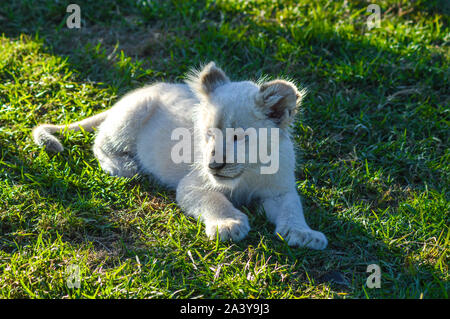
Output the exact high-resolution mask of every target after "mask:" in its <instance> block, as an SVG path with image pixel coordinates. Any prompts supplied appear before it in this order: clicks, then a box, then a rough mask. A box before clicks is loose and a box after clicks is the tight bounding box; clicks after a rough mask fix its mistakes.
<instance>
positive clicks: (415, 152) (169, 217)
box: [0, 0, 450, 298]
mask: <svg viewBox="0 0 450 319" xmlns="http://www.w3.org/2000/svg"><path fill="white" fill-rule="evenodd" d="M68 3H69V2H68ZM68 3H64V2H61V1H59V2H56V1H50V0H44V1H31V0H20V1H9V2H5V3H3V4H2V6H1V7H0V32H2V33H3V34H2V35H1V37H0V148H1V154H0V194H1V197H0V297H3V298H23V297H24V298H186V297H204V298H235V297H238V298H305V297H306V298H422V297H423V298H448V292H449V285H448V279H449V272H448V261H449V241H450V232H449V224H450V223H449V211H450V205H449V191H450V190H449V185H450V178H449V172H450V167H449V163H450V153H449V145H450V144H449V110H450V108H449V105H450V89H449V70H450V68H449V60H450V59H449V41H450V33H449V10H448V5H447V4H446V3H447V2H446V1H422V0H417V1H403V0H402V1H377V2H376V3H377V4H379V5H380V7H381V14H382V21H381V28H379V29H372V30H370V31H368V30H367V27H366V19H367V17H368V13H366V8H367V5H368V4H369V2H365V1H347V4H344V2H341V1H324V0H321V1H306V0H304V1H303V0H302V1H275V0H274V1H269V0H260V1H237V0H235V1H225V0H217V1H211V0H207V1H195V0H190V1H175V0H174V1H162V0H161V1H131V0H121V1H115V2H111V1H106V0H100V1H96V2H90V3H88V2H87V1H77V3H78V4H79V5H80V7H81V14H82V19H83V22H82V28H81V29H80V30H77V29H72V30H69V29H67V28H66V26H65V18H66V17H67V16H68V14H67V13H66V6H67V5H68ZM210 60H214V61H216V62H218V63H219V64H220V65H221V66H222V67H223V68H224V69H225V70H226V71H227V72H228V74H229V75H230V77H231V78H232V79H257V78H259V77H260V76H261V75H268V76H269V77H272V78H274V77H277V76H287V77H290V78H292V79H294V80H296V81H297V82H298V83H301V84H302V85H304V86H306V87H307V88H308V91H309V94H308V95H307V97H306V99H305V101H304V104H303V111H302V113H301V115H300V116H299V118H298V121H297V122H296V123H295V128H294V132H295V136H294V139H295V141H296V144H297V145H298V146H299V147H300V148H301V149H302V155H301V156H302V158H301V159H299V161H298V170H297V176H298V191H299V194H300V195H301V196H302V198H303V204H304V206H305V211H306V218H307V220H308V221H309V223H310V224H311V226H312V227H314V229H319V230H321V231H323V232H324V233H325V234H326V235H327V237H328V239H329V246H328V248H327V249H326V250H324V251H320V252H318V251H311V250H307V249H301V248H290V247H288V246H287V245H286V244H285V243H284V242H282V241H280V240H278V239H277V238H275V236H274V235H273V230H274V228H273V226H272V225H271V224H269V223H268V222H267V221H266V219H265V218H264V217H263V216H262V214H261V213H260V212H259V211H258V209H257V208H256V207H248V208H243V209H246V211H247V212H248V215H249V219H250V224H251V226H252V230H251V232H250V234H249V236H248V237H247V238H246V239H245V240H243V241H242V242H239V243H230V242H223V243H221V242H215V241H208V240H207V238H206V236H205V234H204V230H203V226H202V225H201V224H200V223H198V222H197V221H196V220H193V219H191V218H187V217H185V216H184V215H183V214H182V212H181V211H180V209H179V208H178V207H177V206H176V204H175V202H174V197H175V196H174V195H175V194H174V192H173V191H171V190H168V189H165V188H164V187H162V186H159V185H156V184H154V183H151V182H149V181H148V180H147V178H145V177H135V178H133V179H125V178H114V177H110V176H108V175H107V174H105V173H104V172H102V171H101V169H100V167H99V165H98V162H97V161H96V159H95V158H94V156H93V154H92V152H91V151H90V148H91V145H92V142H93V139H94V135H93V134H91V133H86V132H70V133H69V134H67V137H66V138H63V140H64V141H63V142H64V146H65V147H66V150H65V151H64V152H62V153H61V154H57V155H52V154H47V153H46V152H45V151H43V150H41V149H39V148H38V147H37V146H35V145H34V144H33V143H32V139H31V136H30V133H31V128H32V127H33V126H34V125H36V124H37V123H42V122H52V123H68V122H71V121H74V120H77V119H81V118H84V117H86V116H89V115H91V114H94V113H96V112H99V111H100V110H103V109H106V108H108V107H110V106H111V105H112V104H113V103H114V102H115V101H116V100H117V99H118V97H120V96H121V95H123V94H124V93H125V92H127V91H129V90H131V89H133V88H136V87H139V86H142V85H144V84H146V83H150V82H153V81H181V80H182V79H183V74H184V73H185V72H186V71H188V70H189V68H190V67H192V66H198V65H199V64H200V63H202V62H208V61H210ZM373 263H375V264H378V265H379V266H380V267H381V271H382V279H381V288H380V289H369V288H368V287H367V286H366V278H367V276H368V275H369V274H368V273H366V269H367V266H368V265H369V264H373ZM70 265H77V266H78V267H79V269H80V279H81V281H80V283H81V287H80V288H79V289H77V288H69V287H68V285H67V279H68V277H69V275H70V274H68V273H67V269H68V266H70ZM336 273H338V274H341V275H342V276H344V277H345V279H346V282H344V283H340V284H338V283H336V282H333V281H332V280H330V277H332V274H336Z"/></svg>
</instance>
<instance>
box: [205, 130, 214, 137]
mask: <svg viewBox="0 0 450 319" xmlns="http://www.w3.org/2000/svg"><path fill="white" fill-rule="evenodd" d="M206 136H207V138H210V137H212V136H214V130H213V129H212V128H209V129H207V130H206Z"/></svg>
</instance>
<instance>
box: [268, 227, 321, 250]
mask: <svg viewBox="0 0 450 319" xmlns="http://www.w3.org/2000/svg"><path fill="white" fill-rule="evenodd" d="M275 233H278V234H280V236H281V237H283V238H284V240H285V241H286V242H287V244H288V245H289V246H299V247H308V248H311V249H317V250H322V249H325V247H327V244H328V240H327V238H326V237H325V235H324V234H322V233H321V232H318V231H315V230H312V229H309V228H285V229H283V230H282V229H278V230H276V231H275Z"/></svg>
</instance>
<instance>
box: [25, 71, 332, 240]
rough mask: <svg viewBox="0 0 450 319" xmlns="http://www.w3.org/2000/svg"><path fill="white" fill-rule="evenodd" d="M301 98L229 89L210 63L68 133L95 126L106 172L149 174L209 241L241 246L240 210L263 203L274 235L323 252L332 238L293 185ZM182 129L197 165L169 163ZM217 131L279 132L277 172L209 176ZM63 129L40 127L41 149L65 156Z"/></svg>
mask: <svg viewBox="0 0 450 319" xmlns="http://www.w3.org/2000/svg"><path fill="white" fill-rule="evenodd" d="M303 95H304V92H303V91H298V90H297V88H296V87H295V86H294V85H293V84H292V83H291V82H288V81H283V80H276V81H271V82H268V83H264V84H261V85H260V84H256V83H254V82H249V81H245V82H230V80H229V79H228V77H226V75H225V74H224V73H223V71H222V70H220V69H219V68H217V67H216V66H215V64H214V63H210V64H208V65H207V66H205V67H204V68H203V69H202V70H201V71H199V72H193V73H192V74H191V75H190V77H189V78H188V80H187V84H165V83H158V84H154V85H150V86H147V87H144V88H141V89H138V90H135V91H133V92H131V93H129V94H127V95H126V96H124V97H123V98H122V99H121V100H119V101H118V102H117V103H116V104H115V105H114V106H113V107H112V108H111V109H110V110H108V111H106V112H104V113H101V114H100V115H97V116H96V117H92V118H89V119H85V120H83V121H80V122H77V123H73V124H71V125H69V126H68V127H67V128H68V129H77V127H79V126H82V127H83V128H84V129H86V130H92V129H93V127H97V126H98V134H97V137H96V140H95V144H94V147H93V150H94V153H95V156H96V157H97V158H98V160H99V162H100V165H101V167H102V168H103V169H104V170H105V171H107V172H108V173H110V174H112V175H117V176H126V177H131V176H133V175H135V174H136V173H138V172H142V173H146V174H150V175H152V176H154V177H156V178H157V179H158V180H159V181H161V182H162V183H164V184H166V185H167V186H169V187H172V188H174V189H176V198H177V202H178V204H179V206H180V207H181V208H182V209H183V211H184V212H185V213H186V214H187V215H190V216H193V217H195V218H201V220H202V221H203V222H204V224H205V230H206V234H207V235H208V237H210V238H211V239H214V238H215V237H216V236H218V237H219V238H220V240H228V239H232V240H235V241H237V240H240V239H243V238H244V237H245V236H246V235H247V233H248V231H249V230H250V226H249V222H248V218H247V216H246V215H245V214H244V213H242V212H241V211H239V210H238V209H237V208H236V207H235V205H236V206H238V205H241V204H247V203H249V202H250V201H252V200H259V201H260V202H261V203H262V206H263V208H264V210H265V212H266V214H267V217H268V219H269V220H270V221H271V222H272V223H274V224H275V226H276V229H275V232H276V233H278V234H279V235H280V236H282V237H283V238H284V239H285V240H286V242H287V243H288V244H289V245H293V246H306V247H309V248H313V249H324V248H325V247H326V245H327V239H326V237H325V236H324V235H323V234H322V233H320V232H317V231H314V230H311V229H310V228H309V226H308V225H307V223H306V221H305V218H304V216H303V209H302V205H301V202H300V198H299V196H298V193H297V190H296V184H295V175H294V168H295V154H294V147H293V144H292V141H291V139H290V133H289V125H290V123H291V122H292V120H293V118H294V115H295V113H296V110H297V107H298V105H299V104H300V102H301V99H302V97H303ZM100 123H101V124H100ZM179 127H184V128H188V129H189V130H190V131H191V132H192V133H193V135H194V136H195V138H194V139H193V148H192V152H193V155H194V156H193V161H194V162H193V163H192V164H187V163H181V164H175V163H174V162H173V161H172V160H171V150H172V147H173V146H174V145H175V144H176V143H177V141H172V140H171V134H172V131H173V130H174V129H176V128H179ZM217 127H219V128H223V130H225V128H226V127H234V128H237V127H242V128H244V129H246V128H249V127H253V128H256V129H258V128H279V129H280V144H279V149H280V154H279V156H280V157H279V170H278V172H277V173H276V174H266V175H264V174H261V173H260V168H261V164H260V163H256V164H249V163H244V164H238V163H236V164H233V163H229V164H226V165H225V166H224V167H223V168H222V169H220V170H218V171H214V170H211V169H210V168H209V167H208V164H209V162H210V161H211V151H212V150H213V149H214V145H215V143H216V142H217V141H215V137H211V136H208V134H207V131H208V129H209V128H217ZM64 128H65V127H64V126H62V125H60V126H55V125H42V126H39V127H37V128H35V130H34V131H33V136H34V139H35V141H36V143H38V144H39V145H42V146H47V147H48V148H49V149H50V150H53V151H61V150H62V149H63V148H62V145H60V143H59V141H58V140H57V139H56V138H55V137H54V136H52V135H51V133H54V132H57V131H60V130H62V129H64ZM224 133H225V131H224ZM213 173H215V174H220V175H222V176H226V178H221V177H218V176H215V175H213Z"/></svg>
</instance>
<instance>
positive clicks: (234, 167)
mask: <svg viewBox="0 0 450 319" xmlns="http://www.w3.org/2000/svg"><path fill="white" fill-rule="evenodd" d="M211 155H212V157H211V160H210V162H209V163H208V168H209V171H210V173H211V174H212V175H213V176H214V177H216V178H219V179H220V178H222V179H233V178H237V177H239V176H240V175H241V174H242V172H243V166H242V164H239V163H227V162H226V159H225V158H224V159H223V160H222V161H217V162H216V161H215V158H214V151H213V152H212V153H211Z"/></svg>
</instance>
